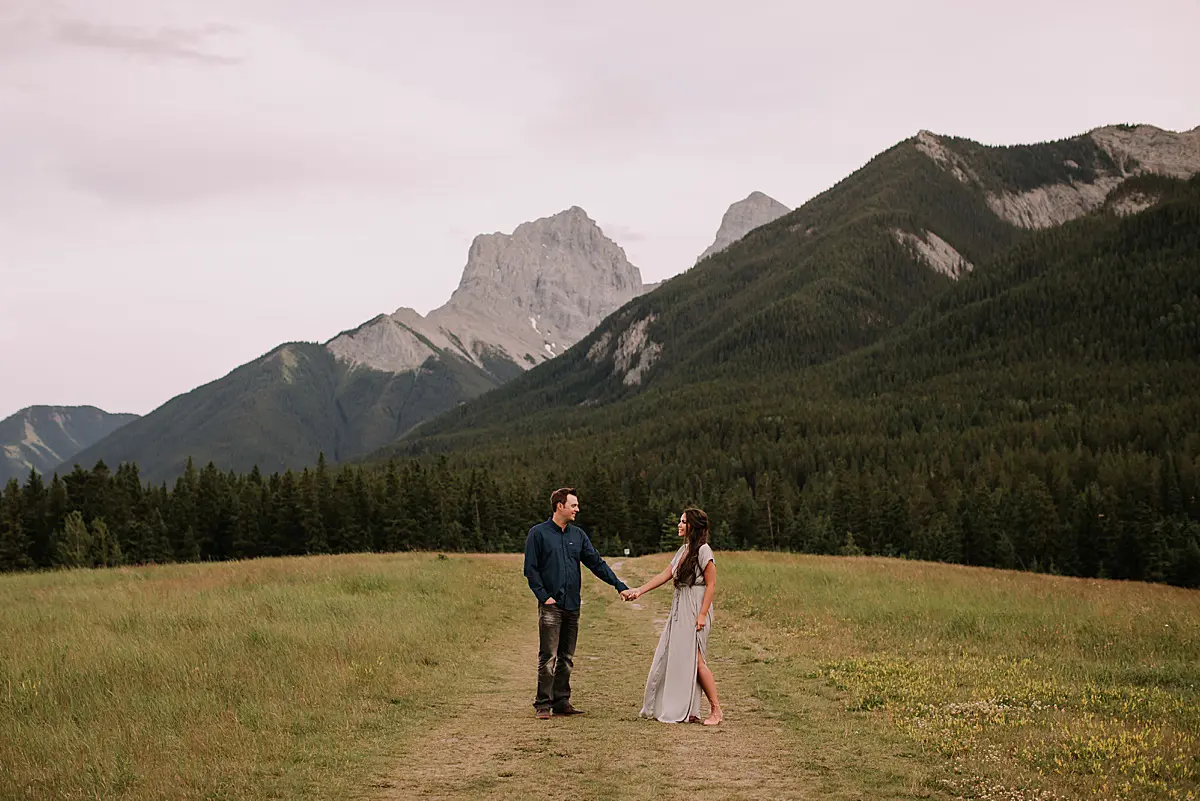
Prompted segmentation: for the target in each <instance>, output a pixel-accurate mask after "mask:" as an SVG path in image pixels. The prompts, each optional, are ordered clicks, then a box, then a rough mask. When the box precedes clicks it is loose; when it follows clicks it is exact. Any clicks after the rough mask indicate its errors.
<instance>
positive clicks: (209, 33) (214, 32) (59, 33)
mask: <svg viewBox="0 0 1200 801" xmlns="http://www.w3.org/2000/svg"><path fill="white" fill-rule="evenodd" d="M231 33H234V30H233V28H232V27H230V26H228V25H219V24H212V25H207V26H205V27H203V28H191V29H189V28H159V29H157V30H151V31H144V30H141V29H138V28H133V27H128V26H121V25H101V24H97V23H94V22H85V21H82V20H73V21H67V22H61V23H59V25H58V27H57V29H56V30H55V39H56V40H57V41H58V42H61V43H63V44H67V45H75V46H77V47H91V48H98V49H101V50H117V51H123V52H126V53H132V54H134V55H138V56H146V57H148V58H150V59H154V60H164V59H181V60H184V61H195V62H199V63H202V64H219V65H230V64H237V63H240V62H241V60H242V59H240V58H235V57H231V56H223V55H218V54H216V53H211V52H206V50H205V49H204V46H205V45H206V44H207V43H208V41H209V40H211V39H213V38H214V37H218V36H220V35H223V34H231Z"/></svg>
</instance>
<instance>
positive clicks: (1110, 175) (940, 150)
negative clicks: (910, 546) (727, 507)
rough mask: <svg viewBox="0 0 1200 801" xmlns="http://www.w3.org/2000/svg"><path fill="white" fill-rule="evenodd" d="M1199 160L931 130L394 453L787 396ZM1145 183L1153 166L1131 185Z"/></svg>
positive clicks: (1194, 146) (1144, 196)
mask: <svg viewBox="0 0 1200 801" xmlns="http://www.w3.org/2000/svg"><path fill="white" fill-rule="evenodd" d="M1198 171H1200V129H1196V130H1193V131H1190V132H1185V133H1173V132H1169V131H1163V130H1160V129H1157V128H1154V127H1151V126H1137V127H1133V126H1115V127H1108V128H1100V129H1097V130H1095V131H1092V132H1090V133H1088V134H1085V135H1082V136H1077V137H1073V138H1070V139H1064V140H1059V141H1055V142H1048V143H1043V144H1038V145H1026V146H1014V147H985V146H982V145H979V144H977V143H975V142H972V141H969V140H965V139H957V138H952V137H944V136H937V135H935V134H932V133H930V132H928V131H921V132H920V133H918V134H917V135H916V136H914V137H912V138H910V139H907V140H905V141H903V142H900V143H898V144H897V145H895V146H894V147H892V148H890V149H888V150H887V151H885V152H883V153H881V154H879V155H878V156H876V157H875V158H874V159H872V160H871V161H870V162H869V163H868V164H866V165H865V166H864V167H862V168H861V169H859V170H857V171H856V172H855V173H853V174H852V175H850V176H848V177H847V178H846V179H844V180H843V181H841V182H839V183H838V184H837V185H835V186H834V187H832V188H830V189H829V190H827V191H826V192H823V193H822V194H820V195H818V196H817V197H815V198H813V199H812V200H810V201H809V202H808V203H805V204H804V205H803V206H802V207H800V208H799V209H797V210H795V211H793V212H791V213H789V214H787V215H785V216H783V217H780V218H777V219H776V220H774V221H773V222H770V223H768V224H766V225H762V226H760V227H758V228H756V229H755V230H754V231H753V232H751V233H750V234H749V235H746V236H744V237H742V238H741V239H740V240H739V241H737V242H736V243H735V244H733V245H731V246H729V247H727V248H725V249H724V250H722V251H720V252H718V253H716V254H714V255H711V256H710V257H708V258H707V259H705V260H704V261H702V262H701V263H700V264H699V265H698V266H697V267H696V268H693V269H692V270H689V271H688V272H686V273H684V274H682V275H680V276H677V277H675V278H673V279H672V280H670V281H668V282H666V283H665V284H664V286H663V287H661V288H660V289H659V290H658V291H656V292H654V293H651V294H648V295H644V296H641V297H639V298H636V299H635V300H633V301H631V302H630V303H629V304H627V305H626V306H624V307H623V308H622V309H621V310H620V311H619V312H618V313H616V314H614V315H612V316H611V317H610V318H609V319H607V320H606V321H605V322H604V323H603V324H601V325H600V326H599V327H597V328H596V329H595V330H594V331H593V332H592V333H591V334H589V335H588V336H587V337H585V338H584V339H582V340H581V341H580V342H579V343H578V344H577V345H576V346H575V347H574V348H572V349H571V350H569V351H568V352H567V353H566V354H564V355H563V356H562V357H560V358H558V359H555V360H554V361H552V362H550V363H549V364H547V365H545V366H544V367H543V368H541V369H539V370H536V371H532V372H530V373H528V374H526V375H524V376H521V377H519V378H518V379H516V380H514V381H512V382H510V383H508V384H507V385H505V386H504V387H502V388H500V389H498V390H496V391H494V392H491V393H488V394H487V395H486V396H484V397H481V398H478V399H477V400H475V401H474V402H471V403H467V404H464V405H462V406H461V407H458V408H456V409H455V410H453V411H451V412H449V413H447V414H445V415H443V416H441V417H439V418H438V419H436V420H433V421H430V422H429V423H427V424H426V425H424V426H422V427H421V428H420V429H419V430H418V431H415V432H413V433H412V435H411V436H410V437H408V438H406V439H404V440H402V441H400V442H399V443H397V444H396V445H394V446H391V447H389V448H388V449H386V450H385V451H383V452H382V453H381V454H379V458H383V457H385V456H389V455H394V454H415V453H421V452H424V451H426V450H429V449H433V450H460V449H464V448H469V447H472V446H473V444H474V443H477V442H479V441H483V440H487V439H488V438H491V437H504V438H516V440H517V441H521V440H520V438H521V437H524V436H526V435H529V436H532V435H534V434H535V432H538V431H553V430H556V429H557V428H559V427H561V426H567V427H571V428H572V429H573V430H575V431H583V430H590V427H591V426H592V425H596V426H601V424H600V423H599V422H598V421H597V418H596V417H595V416H588V415H584V414H583V413H582V412H581V411H580V410H581V409H594V408H595V407H601V406H606V405H609V404H615V405H616V407H617V408H621V409H624V408H625V407H624V406H621V405H620V404H619V403H618V402H619V401H630V402H632V400H633V399H634V398H635V397H636V396H639V395H643V394H649V395H652V396H653V398H654V400H653V401H648V403H651V404H659V407H658V408H667V407H669V408H683V407H689V405H690V407H695V406H698V405H703V404H704V401H703V400H702V398H703V397H705V395H706V394H710V395H711V393H712V391H713V386H714V384H715V383H717V382H724V383H726V384H728V385H729V386H732V387H736V388H737V389H736V392H737V394H738V397H740V398H748V396H749V395H752V394H754V393H762V392H765V391H766V390H765V387H767V386H778V385H779V383H780V381H783V382H784V385H785V389H784V390H783V391H785V392H788V393H796V392H805V391H806V387H805V386H804V385H802V384H800V383H795V384H792V383H789V382H798V381H799V380H800V377H801V376H803V380H804V381H809V380H811V379H812V376H813V374H810V373H802V372H801V371H803V370H804V369H805V368H808V367H812V366H815V365H820V364H825V363H829V362H832V361H835V360H837V359H839V358H841V357H843V356H845V355H847V354H849V353H852V352H855V351H859V350H862V349H866V348H869V347H871V346H873V345H874V344H875V343H878V342H880V341H881V340H883V339H884V338H885V337H887V336H888V335H889V334H890V333H891V332H893V331H896V330H898V329H899V328H900V327H901V326H903V325H904V324H905V322H906V321H907V320H908V319H909V318H910V317H911V316H912V315H913V314H914V313H915V312H917V311H918V310H920V309H923V308H925V307H927V306H928V305H929V304H930V303H931V302H933V301H934V300H935V299H936V298H938V297H940V296H942V295H944V294H945V293H946V292H947V291H948V290H949V288H950V287H951V286H952V285H953V284H954V283H956V282H957V281H958V280H960V279H961V278H962V277H963V276H965V275H967V274H969V273H971V272H972V271H973V270H974V269H975V265H978V264H983V263H986V262H988V261H991V260H994V259H996V258H998V257H999V256H1000V255H1001V254H1003V253H1005V252H1007V251H1009V250H1010V249H1012V248H1013V247H1015V246H1017V245H1019V244H1020V243H1021V242H1023V241H1025V240H1026V239H1027V238H1028V237H1029V236H1030V235H1031V232H1033V231H1036V230H1047V229H1050V228H1053V227H1056V226H1061V225H1062V224H1063V223H1065V222H1067V221H1069V220H1073V219H1076V218H1080V217H1082V216H1084V215H1087V214H1091V213H1094V212H1097V213H1098V212H1101V211H1104V210H1106V209H1107V210H1111V211H1112V212H1113V213H1117V212H1120V213H1131V212H1134V211H1137V210H1143V209H1146V208H1148V207H1149V206H1151V205H1153V204H1154V203H1155V202H1156V200H1157V199H1158V197H1159V195H1157V194H1156V193H1155V190H1154V189H1153V186H1154V183H1153V180H1149V182H1147V179H1146V177H1147V176H1162V177H1169V178H1183V177H1187V176H1190V175H1194V174H1195V173H1196V172H1198ZM1132 179H1142V180H1139V181H1137V182H1135V183H1133V184H1131V185H1130V186H1129V188H1128V189H1127V191H1122V187H1124V186H1125V184H1126V183H1127V182H1129V181H1131V180H1132ZM1106 202H1107V203H1109V206H1108V207H1106V205H1105V204H1106ZM1030 323H1032V321H1030ZM701 388H703V389H701ZM685 390H686V391H685ZM664 405H665V406H664ZM634 408H636V409H638V410H639V412H638V413H637V414H635V413H634V412H633V411H632V409H634ZM628 409H629V410H628V411H626V412H625V413H623V414H622V415H621V416H620V417H619V419H620V420H621V423H620V424H617V423H616V421H615V419H612V418H608V419H609V421H610V423H611V424H616V425H623V424H627V423H628V422H630V420H632V419H637V418H638V415H640V414H643V413H645V414H646V415H647V416H646V419H658V417H657V415H656V414H653V413H650V412H649V409H648V407H647V406H646V405H644V404H642V405H639V404H632V405H630V406H629V407H628ZM612 414H616V412H615V411H614V412H613V413H612ZM660 436H661V434H660ZM529 447H533V446H532V445H530V446H529Z"/></svg>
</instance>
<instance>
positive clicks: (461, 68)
mask: <svg viewBox="0 0 1200 801" xmlns="http://www.w3.org/2000/svg"><path fill="white" fill-rule="evenodd" d="M980 6H981V4H979V3H965V2H961V0H945V1H944V2H913V3H895V2H875V3H862V2H840V3H836V4H826V3H820V4H817V3H797V2H785V1H784V0H779V1H778V2H761V1H759V0H742V2H737V3H729V2H722V3H713V2H709V1H708V0H687V1H686V2H684V1H681V0H657V1H656V0H609V2H606V3H603V4H595V3H586V4H585V3H576V2H567V1H566V0H557V1H553V0H509V2H504V3H498V2H492V1H491V0H488V1H487V2H484V1H483V0H457V1H456V0H437V1H436V2H435V1H434V0H344V2H340V3H329V2H317V0H104V1H103V2H99V0H0V418H3V417H5V416H7V415H9V414H11V413H13V412H15V411H17V410H18V409H20V408H22V407H24V406H28V405H32V404H93V405H96V406H100V407H101V408H104V409H107V410H109V411H114V412H118V411H119V412H137V413H142V414H144V413H146V412H149V411H151V410H152V409H153V408H155V407H156V406H158V405H160V404H161V403H163V402H165V401H166V400H168V399H169V398H171V397H173V396H174V395H177V394H179V393H182V392H187V391H188V390H190V389H193V388H195V387H196V386H198V385H200V384H203V383H206V382H208V381H211V380H213V379H215V378H218V377H220V376H222V375H224V374H225V373H227V372H228V371H229V370H231V369H232V368H234V367H235V366H237V365H239V364H242V363H244V362H246V361H249V360H251V359H253V358H256V357H257V356H259V355H261V354H262V353H264V352H266V351H267V350H269V349H271V348H272V347H274V346H275V345H277V344H279V343H281V342H284V341H289V340H309V341H324V340H326V339H328V338H329V337H331V336H333V335H335V334H337V333H338V332H339V331H341V330H343V329H347V328H351V327H353V326H355V325H357V324H358V323H360V322H363V321H364V320H366V319H369V318H370V317H372V316H374V315H375V314H378V313H380V312H391V311H394V310H395V309H396V308H397V307H399V306H412V307H414V308H416V309H417V310H418V311H421V312H422V313H424V312H426V311H428V310H429V309H431V308H433V307H436V306H438V305H440V304H441V303H443V302H444V301H445V300H446V299H447V298H448V297H449V295H450V292H451V291H452V290H453V289H454V287H455V286H456V285H457V283H458V278H459V275H460V273H461V270H462V267H463V264H464V262H465V259H466V252H467V246H468V244H469V243H470V240H471V237H472V236H474V235H475V234H477V233H484V232H493V231H505V232H509V231H511V230H512V229H513V228H514V227H515V226H516V225H517V224H518V223H520V222H523V221H525V220H530V219H535V218H538V217H544V216H547V215H550V214H554V213H556V212H558V211H561V210H563V209H565V208H567V207H569V206H571V205H579V206H582V207H583V208H584V209H585V210H586V211H587V212H588V213H589V214H590V215H591V217H592V218H593V219H595V220H597V221H598V222H599V223H600V225H601V227H602V228H604V230H605V231H606V232H607V233H608V234H609V235H610V236H612V237H613V238H614V239H615V240H616V241H617V242H618V244H620V245H621V246H622V247H624V248H625V250H626V252H627V253H628V254H629V256H630V259H631V261H633V263H634V264H636V265H637V266H638V267H639V268H640V269H641V271H642V275H643V278H644V279H645V280H647V281H654V280H659V279H662V278H664V277H667V276H670V275H673V274H675V273H677V272H679V271H681V270H683V269H685V268H686V267H688V266H690V265H691V264H692V263H693V262H694V260H695V258H696V256H697V255H698V254H699V253H700V252H701V251H702V250H703V249H704V248H705V247H706V246H707V245H708V244H709V243H710V242H711V241H712V238H713V235H714V233H715V232H716V228H717V225H718V224H719V222H720V219H721V215H722V214H723V213H724V211H725V209H726V207H727V206H728V205H729V204H730V203H732V202H733V201H735V200H738V199H740V198H742V197H745V196H746V195H747V194H749V193H750V192H751V191H753V190H761V191H763V192H766V193H767V194H769V195H772V196H773V197H775V198H777V199H778V200H780V201H782V202H784V203H787V204H789V205H792V206H796V205H799V204H801V203H803V202H804V201H805V200H807V199H808V198H810V197H812V196H813V195H814V194H816V193H818V192H820V191H822V190H824V189H826V188H828V187H829V186H830V185H832V184H833V183H835V182H836V181H837V180H839V179H840V178H842V177H844V176H845V175H846V174H848V173H849V172H851V171H853V170H854V169H856V168H858V167H859V166H861V165H862V164H863V163H864V162H866V161H867V160H868V159H870V158H871V157H872V156H873V155H874V154H876V153H878V152H879V151H881V150H883V149H885V148H887V147H889V146H891V145H892V144H894V143H896V142H897V141H899V140H901V139H904V138H905V137H908V136H911V135H913V134H915V133H916V132H917V131H918V130H920V129H922V128H928V129H931V130H933V131H936V132H939V133H946V134H953V135H958V136H966V137H970V138H972V139H976V140H979V141H983V142H988V143H997V144H1001V143H1003V144H1011V143H1018V142H1033V141H1040V140H1045V139H1056V138H1061V137H1065V136H1070V135H1074V134H1078V133H1082V132H1084V131H1086V130H1088V129H1090V128H1093V127H1096V126H1100V125H1107V124H1111V123H1117V122H1146V123H1151V124H1154V125H1158V126H1160V127H1163V128H1169V129H1173V130H1185V129H1190V128H1192V127H1195V126H1196V125H1198V124H1200V89H1198V88H1197V82H1196V80H1195V76H1196V75H1200V48H1196V47H1195V46H1194V40H1195V37H1196V34H1197V32H1200V3H1196V2H1195V0H1170V1H1167V0H1160V1H1158V2H1156V1H1155V0H1149V1H1148V2H1141V3H1138V4H1136V5H1135V4H1132V3H1128V2H1119V3H1118V2H1103V1H1102V2H1083V0H1063V1H1062V2H1046V0H1038V1H1037V2H1027V1H1026V0H1016V1H1015V2H1005V3H990V4H988V5H987V8H986V9H985V10H980V9H979V7H980Z"/></svg>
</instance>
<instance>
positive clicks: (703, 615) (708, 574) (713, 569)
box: [696, 562, 717, 631]
mask: <svg viewBox="0 0 1200 801" xmlns="http://www.w3.org/2000/svg"><path fill="white" fill-rule="evenodd" d="M716 591H717V563H716V562H709V563H708V564H707V565H705V566H704V599H703V600H702V601H700V614H699V615H697V616H696V631H699V630H700V629H702V628H704V624H705V623H706V622H708V608H709V607H710V606H712V599H713V593H715V592H716Z"/></svg>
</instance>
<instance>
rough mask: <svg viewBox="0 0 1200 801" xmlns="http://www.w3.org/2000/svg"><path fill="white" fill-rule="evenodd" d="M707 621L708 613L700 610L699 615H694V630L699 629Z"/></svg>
mask: <svg viewBox="0 0 1200 801" xmlns="http://www.w3.org/2000/svg"><path fill="white" fill-rule="evenodd" d="M707 622H708V614H707V613H705V612H701V613H700V614H699V615H697V616H696V631H700V630H701V629H703V628H704V624H705V623H707Z"/></svg>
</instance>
